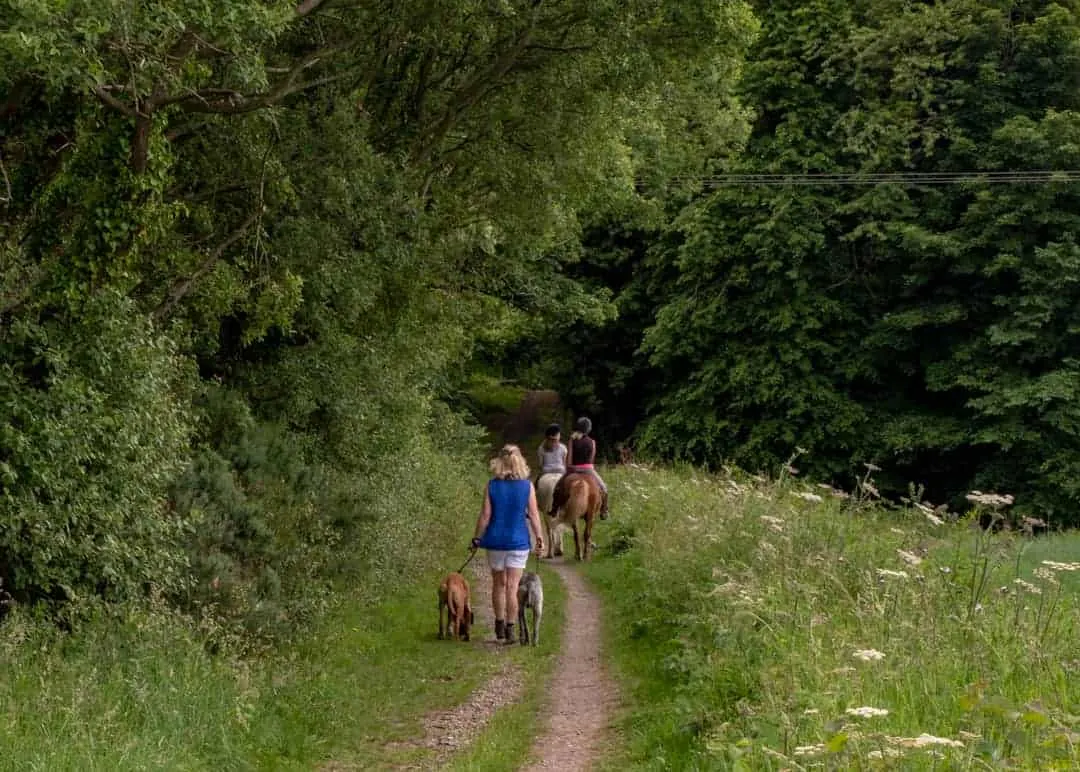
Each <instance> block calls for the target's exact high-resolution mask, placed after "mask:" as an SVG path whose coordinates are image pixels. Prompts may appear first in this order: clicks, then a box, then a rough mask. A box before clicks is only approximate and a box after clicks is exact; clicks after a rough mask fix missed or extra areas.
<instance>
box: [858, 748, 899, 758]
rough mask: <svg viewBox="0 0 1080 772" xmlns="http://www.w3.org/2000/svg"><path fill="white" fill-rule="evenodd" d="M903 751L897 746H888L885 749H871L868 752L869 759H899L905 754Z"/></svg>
mask: <svg viewBox="0 0 1080 772" xmlns="http://www.w3.org/2000/svg"><path fill="white" fill-rule="evenodd" d="M903 755H904V754H903V752H902V751H900V750H897V749H896V748H886V749H885V750H883V751H870V752H869V753H868V754H866V758H868V759H898V758H900V757H901V756H903Z"/></svg>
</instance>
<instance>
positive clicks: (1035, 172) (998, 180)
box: [638, 169, 1080, 188]
mask: <svg viewBox="0 0 1080 772" xmlns="http://www.w3.org/2000/svg"><path fill="white" fill-rule="evenodd" d="M668 181H669V182H675V183H677V182H688V183H700V184H701V185H703V186H704V187H706V188H720V187H727V186H737V185H750V186H788V185H816V186H827V185H890V184H891V185H905V186H909V187H918V186H922V185H958V184H962V183H965V182H979V183H988V184H998V185H1001V184H1008V185H1046V184H1057V183H1063V184H1064V183H1074V182H1080V170H1076V169H1032V170H1021V171H963V172H871V173H864V172H805V173H802V174H717V175H712V176H709V177H691V176H676V177H671V178H668ZM638 182H639V183H643V182H644V180H642V179H639V180H638Z"/></svg>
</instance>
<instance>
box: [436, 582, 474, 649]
mask: <svg viewBox="0 0 1080 772" xmlns="http://www.w3.org/2000/svg"><path fill="white" fill-rule="evenodd" d="M443 607H445V608H446V634H445V636H444V635H443ZM473 622H474V618H473V612H472V606H471V605H469V583H468V582H466V581H465V577H464V576H462V575H461V574H458V573H453V574H447V575H446V578H445V579H443V580H442V584H440V585H439V639H440V640H441V639H442V638H443V637H447V638H461V640H463V641H467V640H469V626H470V625H472V624H473Z"/></svg>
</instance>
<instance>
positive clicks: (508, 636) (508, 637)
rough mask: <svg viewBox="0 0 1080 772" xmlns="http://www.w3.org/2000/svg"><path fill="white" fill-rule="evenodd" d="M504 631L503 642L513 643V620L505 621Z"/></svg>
mask: <svg viewBox="0 0 1080 772" xmlns="http://www.w3.org/2000/svg"><path fill="white" fill-rule="evenodd" d="M504 632H505V636H504V641H503V642H504V643H513V642H514V623H513V622H507V623H506V627H505V628H504Z"/></svg>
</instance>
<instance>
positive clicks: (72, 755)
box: [0, 473, 562, 772]
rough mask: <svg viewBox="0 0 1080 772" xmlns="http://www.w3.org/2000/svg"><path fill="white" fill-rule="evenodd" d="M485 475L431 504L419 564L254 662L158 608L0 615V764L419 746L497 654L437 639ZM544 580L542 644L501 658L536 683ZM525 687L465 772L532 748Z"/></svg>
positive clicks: (184, 766) (222, 765) (320, 754)
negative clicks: (76, 617) (77, 625)
mask: <svg viewBox="0 0 1080 772" xmlns="http://www.w3.org/2000/svg"><path fill="white" fill-rule="evenodd" d="M482 479H483V476H482V473H480V477H478V478H477V482H476V485H475V486H473V485H472V484H471V483H470V484H464V485H459V486H458V487H459V488H460V489H461V490H460V492H459V493H455V494H454V495H456V496H458V500H457V501H454V502H451V503H452V506H448V507H446V510H445V511H441V510H440V511H439V512H437V513H435V514H434V515H432V523H431V527H430V529H429V531H428V533H429V541H428V542H426V543H425V545H424V547H423V549H424V551H425V553H426V554H424V555H423V556H421V557H419V558H418V557H417V556H416V555H414V556H413V557H414V558H416V559H415V560H413V562H414V563H419V564H422V565H425V566H427V568H426V569H424V570H422V571H421V572H420V573H419V574H418V575H417V574H413V575H412V579H411V580H408V579H407V580H405V581H403V582H401V583H399V584H397V586H394V585H388V584H380V585H378V586H365V587H357V588H354V589H353V590H350V591H348V592H346V593H344V594H343V595H341V596H339V597H338V603H337V604H336V605H335V607H334V608H333V609H332V610H331V611H330V612H328V613H327V614H326V616H325V617H323V618H322V620H321V621H320V622H319V623H318V624H317V625H316V626H315V628H314V629H313V630H311V631H310V634H306V635H304V636H303V637H302V642H301V643H299V644H295V645H289V646H284V647H281V648H279V649H278V650H276V651H273V652H270V653H267V654H264V655H263V656H260V657H248V658H242V657H239V656H233V655H229V654H227V653H225V654H218V655H214V656H212V655H210V654H208V653H207V651H206V647H205V645H204V643H203V641H204V640H205V634H204V633H205V632H206V631H198V630H194V629H193V628H192V626H191V624H190V623H189V622H188V621H187V620H184V619H180V618H179V617H176V616H175V615H173V614H171V613H170V612H169V611H168V610H167V609H165V608H157V609H152V610H143V611H130V612H128V613H127V616H126V618H125V619H124V620H122V621H117V620H112V621H100V622H97V623H91V624H87V625H84V626H83V628H82V629H80V630H78V631H77V632H75V633H73V634H69V635H61V634H58V633H57V632H56V631H55V630H53V629H52V628H51V627H50V626H49V625H47V624H44V623H38V622H35V621H33V620H31V619H28V618H26V617H24V616H20V615H15V616H13V617H11V618H9V619H8V620H6V621H5V623H4V624H3V625H0V656H2V657H3V662H4V668H3V670H2V671H0V748H3V752H2V753H0V770H49V772H55V771H59V770H80V772H82V771H85V770H110V771H111V770H146V769H176V770H247V769H274V770H289V769H295V770H311V769H315V768H317V767H318V766H319V765H320V764H322V763H324V762H328V761H336V762H340V764H342V765H345V766H346V767H347V765H355V766H356V767H358V768H369V769H370V768H384V767H386V766H389V765H391V764H393V763H395V762H397V761H401V760H404V759H407V758H418V757H421V756H423V755H424V754H426V753H428V751H424V750H416V749H411V750H410V749H408V747H405V748H402V747H400V746H395V745H394V741H402V740H409V739H416V738H417V737H418V736H419V735H420V734H421V725H422V717H423V715H424V714H425V713H427V712H428V711H431V710H435V709H439V708H444V707H448V706H451V705H455V704H458V703H460V702H461V701H463V700H464V699H465V697H466V696H467V695H468V694H469V692H470V691H471V690H472V689H474V688H475V687H476V686H477V685H478V684H480V683H481V682H482V681H483V680H484V679H486V678H487V677H489V676H490V675H491V674H492V673H493V672H495V670H496V669H497V668H498V666H499V664H500V662H501V661H502V660H503V659H504V657H496V656H489V655H487V654H485V652H484V651H483V650H482V648H481V647H480V646H479V645H478V644H476V643H474V644H472V645H469V644H461V643H458V644H454V643H451V642H448V641H439V640H437V639H436V632H437V629H438V619H437V611H436V588H437V586H438V581H439V579H440V577H441V576H442V575H443V574H444V573H445V572H447V571H450V570H454V569H456V568H457V566H458V565H459V564H460V562H461V560H462V559H463V556H464V554H465V550H464V545H466V544H467V542H468V536H469V535H470V534H471V530H472V518H473V517H474V516H475V515H474V512H475V505H476V499H477V496H478V494H477V491H478V490H479V489H480V481H482ZM474 488H475V490H474ZM463 512H464V513H466V514H464V515H463V514H461V513H463ZM387 545H388V546H386V547H384V548H383V549H384V550H387V549H390V548H391V547H393V546H394V544H393V542H392V541H388V542H387ZM387 554H391V555H392V554H393V553H392V552H387ZM545 578H546V579H547V581H546V582H545V584H546V590H547V593H548V594H549V597H551V598H552V601H551V602H549V608H548V610H547V619H546V624H545V633H546V635H545V638H546V640H545V641H544V642H543V645H542V646H541V647H540V650H539V652H537V651H530V650H525V649H523V648H521V647H514V650H513V651H511V652H506V653H505V654H506V655H508V656H510V657H513V658H516V659H517V660H519V661H520V663H521V664H522V666H523V667H524V668H525V670H526V675H527V677H528V678H529V679H533V680H530V684H539V680H538V678H535V679H534V677H537V676H538V675H539V673H540V671H541V670H542V669H543V668H544V666H545V665H546V664H548V663H549V662H550V659H551V657H552V656H553V652H554V651H555V650H556V648H557V644H558V635H557V633H558V630H559V628H560V626H561V625H560V614H561V606H562V603H561V601H560V598H561V596H562V589H561V587H560V586H559V583H558V580H557V578H556V577H555V576H553V575H548V576H546V577H545ZM488 632H489V631H483V630H477V633H478V635H484V634H486V633H488ZM528 696H529V700H531V702H530V703H529V706H528V707H525V708H520V709H515V710H511V711H509V712H508V713H507V715H506V716H501V717H500V718H499V720H498V721H497V722H496V723H495V724H494V725H493V726H492V727H491V729H490V731H489V732H488V734H487V735H485V737H484V738H483V739H482V741H481V744H480V745H479V746H478V747H477V749H476V750H475V751H474V752H473V754H472V756H471V757H470V758H474V759H475V760H476V764H477V766H475V767H470V768H478V769H482V768H491V769H494V768H499V767H500V766H501V762H500V757H499V755H498V754H499V752H500V750H499V749H500V748H501V747H503V746H508V747H521V746H522V744H524V743H528V741H529V740H530V738H531V731H532V724H531V719H532V718H534V717H535V714H536V711H535V705H536V699H537V697H538V694H537V692H536V690H535V688H531V689H530V691H529V695H528ZM485 765H486V766H485Z"/></svg>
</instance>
